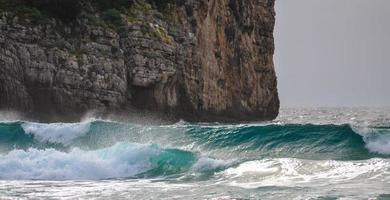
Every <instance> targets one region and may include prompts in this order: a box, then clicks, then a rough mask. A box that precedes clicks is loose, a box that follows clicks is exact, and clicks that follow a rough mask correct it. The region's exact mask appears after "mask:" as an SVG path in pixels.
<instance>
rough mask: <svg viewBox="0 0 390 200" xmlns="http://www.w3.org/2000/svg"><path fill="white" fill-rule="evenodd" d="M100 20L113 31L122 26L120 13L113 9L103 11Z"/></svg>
mask: <svg viewBox="0 0 390 200" xmlns="http://www.w3.org/2000/svg"><path fill="white" fill-rule="evenodd" d="M102 18H103V20H104V21H105V22H106V23H107V24H108V25H110V26H111V28H113V29H118V28H119V27H121V26H123V25H124V21H123V18H122V15H121V12H119V11H118V10H117V9H115V8H112V9H109V10H107V11H105V12H104V13H103V15H102Z"/></svg>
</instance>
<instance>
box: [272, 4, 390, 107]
mask: <svg viewBox="0 0 390 200" xmlns="http://www.w3.org/2000/svg"><path fill="white" fill-rule="evenodd" d="M276 15H277V16H276V27H275V42H276V52H275V57H274V58H275V68H276V72H277V74H278V84H279V95H280V98H281V104H282V106H390V0H277V1H276Z"/></svg>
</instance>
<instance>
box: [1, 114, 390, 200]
mask: <svg viewBox="0 0 390 200" xmlns="http://www.w3.org/2000/svg"><path fill="white" fill-rule="evenodd" d="M388 111H389V110H386V109H367V108H365V109H351V108H344V109H325V108H323V109H285V110H282V112H281V115H280V117H279V118H278V119H276V120H275V121H272V122H267V123H259V124H239V125H223V124H194V123H187V122H183V121H182V122H179V123H177V124H174V125H167V126H144V125H137V124H131V123H117V122H112V121H101V120H87V121H83V122H80V123H53V124H45V123H33V122H26V121H17V120H12V121H9V120H8V121H6V120H5V121H3V122H0V197H2V198H19V197H22V198H64V197H65V198H69V199H74V198H102V199H106V198H132V199H139V198H143V199H144V198H148V199H172V198H177V199H190V198H191V199H234V198H244V199H258V197H259V196H261V197H262V198H261V199H280V198H288V199H313V198H314V199H318V198H320V199H321V198H325V199H326V198H330V199H332V198H345V199H367V198H379V199H380V198H382V199H383V198H384V199H386V198H387V197H390V196H389V193H390V192H389V191H390V159H389V158H390V117H389V116H390V114H389V113H390V112H388ZM183 188H185V190H184V189H183ZM144 195H147V196H146V197H145V196H144Z"/></svg>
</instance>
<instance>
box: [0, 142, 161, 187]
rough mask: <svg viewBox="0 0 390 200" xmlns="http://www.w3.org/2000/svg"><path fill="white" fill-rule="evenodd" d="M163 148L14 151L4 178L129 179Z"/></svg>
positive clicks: (0, 163) (2, 169)
mask: <svg viewBox="0 0 390 200" xmlns="http://www.w3.org/2000/svg"><path fill="white" fill-rule="evenodd" d="M160 153H161V150H160V149H159V148H156V147H153V146H150V145H149V146H148V145H139V144H127V143H118V144H116V145H114V146H112V147H109V148H105V149H99V150H96V151H83V150H80V149H77V148H75V149H73V150H72V151H70V152H61V151H57V150H55V149H45V150H38V149H29V150H27V151H24V150H14V151H11V152H10V153H8V154H6V155H2V156H0V179H11V180H15V179H16V180H20V179H24V180H30V179H44V180H97V179H107V178H126V177H131V176H134V175H136V174H139V173H142V172H145V171H147V170H149V169H150V168H151V167H153V166H152V163H151V162H150V159H151V158H152V157H154V156H159V154H160Z"/></svg>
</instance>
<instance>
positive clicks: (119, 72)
mask: <svg viewBox="0 0 390 200" xmlns="http://www.w3.org/2000/svg"><path fill="white" fill-rule="evenodd" d="M86 7H88V9H87V8H86V9H85V10H84V11H83V12H82V14H81V15H80V16H78V17H77V19H76V21H75V22H72V23H65V22H62V21H61V20H58V19H55V18H49V19H48V20H46V22H45V23H33V22H31V21H30V20H29V19H22V18H19V17H18V16H17V15H14V14H13V13H12V11H6V12H2V13H1V15H0V110H1V109H13V110H18V111H22V112H25V113H29V115H30V116H33V117H37V118H39V117H41V116H60V118H69V119H71V118H74V117H76V116H80V115H82V114H83V113H85V112H87V111H89V110H104V111H106V112H115V111H118V110H120V109H123V108H128V107H134V108H137V109H139V110H149V111H156V112H160V113H167V114H170V115H173V116H175V117H176V118H182V119H185V120H191V121H194V120H195V121H215V120H220V121H252V120H269V119H273V118H275V117H276V116H277V114H278V110H279V99H278V94H277V84H276V75H275V71H274V66H273V53H274V40H273V27H274V23H275V13H274V8H273V7H274V0H187V1H178V2H177V5H175V8H174V11H175V12H174V13H173V14H171V15H170V16H169V17H164V16H163V14H161V13H160V12H159V11H157V10H153V9H150V10H147V11H145V10H143V11H141V10H140V11H137V12H136V13H137V15H136V17H135V18H134V17H131V18H130V17H128V16H124V15H122V18H123V19H125V22H126V23H125V24H124V25H123V26H121V27H120V28H115V27H110V26H105V25H102V24H101V23H98V22H96V20H100V16H101V13H99V11H96V10H94V9H93V7H92V6H86ZM91 16H92V17H93V18H92V17H91ZM48 118H49V117H48Z"/></svg>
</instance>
